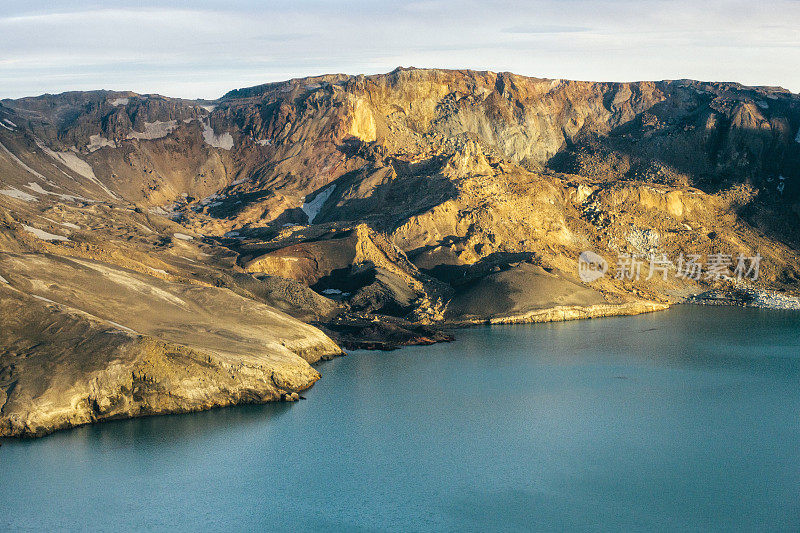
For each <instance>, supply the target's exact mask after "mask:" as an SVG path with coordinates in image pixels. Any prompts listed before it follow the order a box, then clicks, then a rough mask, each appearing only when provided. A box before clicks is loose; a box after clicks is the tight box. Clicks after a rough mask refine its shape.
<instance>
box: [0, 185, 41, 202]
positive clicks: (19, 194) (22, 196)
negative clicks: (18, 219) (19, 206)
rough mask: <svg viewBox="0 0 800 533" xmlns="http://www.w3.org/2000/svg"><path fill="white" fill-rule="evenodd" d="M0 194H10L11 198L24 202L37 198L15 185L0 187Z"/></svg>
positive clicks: (33, 200)
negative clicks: (6, 187)
mask: <svg viewBox="0 0 800 533" xmlns="http://www.w3.org/2000/svg"><path fill="white" fill-rule="evenodd" d="M0 194H4V195H5V196H10V197H11V198H16V199H17V200H22V201H24V202H35V201H36V200H38V198H36V197H35V196H34V195H32V194H28V193H26V192H23V191H21V190H19V189H17V188H15V187H9V188H8V189H0Z"/></svg>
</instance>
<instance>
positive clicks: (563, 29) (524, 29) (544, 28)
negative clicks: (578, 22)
mask: <svg viewBox="0 0 800 533" xmlns="http://www.w3.org/2000/svg"><path fill="white" fill-rule="evenodd" d="M590 30H591V28H587V27H585V26H550V25H540V26H512V27H510V28H505V29H503V32H505V33H523V34H524V33H531V34H540V33H580V32H585V31H590Z"/></svg>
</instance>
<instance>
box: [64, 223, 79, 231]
mask: <svg viewBox="0 0 800 533" xmlns="http://www.w3.org/2000/svg"><path fill="white" fill-rule="evenodd" d="M61 225H62V226H64V227H65V228H70V229H81V227H80V226H79V225H77V224H73V223H72V222H61Z"/></svg>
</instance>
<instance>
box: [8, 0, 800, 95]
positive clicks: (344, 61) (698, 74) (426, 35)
mask: <svg viewBox="0 0 800 533" xmlns="http://www.w3.org/2000/svg"><path fill="white" fill-rule="evenodd" d="M399 65H402V66H417V67H445V68H472V69H478V70H494V71H512V72H516V73H519V74H525V75H530V76H540V77H549V78H571V79H584V80H610V81H627V80H642V79H648V80H660V79H676V78H694V79H702V80H728V81H740V82H742V83H746V84H751V85H781V86H784V87H786V88H788V89H790V90H792V91H795V92H800V68H799V67H800V0H747V1H739V0H711V1H705V0H693V1H685V0H638V1H634V0H600V1H590V0H534V1H529V2H515V1H510V0H507V1H500V2H485V1H484V2H479V1H472V0H427V1H426V0H422V1H412V2H402V1H381V0H373V1H366V0H353V1H341V2H337V1H332V0H312V1H305V0H292V1H282V0H277V1H272V2H257V1H253V0H249V1H248V0H229V1H227V2H224V3H223V2H211V1H204V0H196V1H180V0H163V1H152V0H151V1H138V2H126V1H103V2H100V1H94V2H92V1H74V0H61V1H53V0H49V1H42V0H28V1H25V2H18V1H10V0H0V98H4V97H19V96H26V95H36V94H41V93H44V92H62V91H66V90H87V89H100V88H101V89H117V90H133V91H137V92H140V93H148V92H155V93H161V94H165V95H168V96H182V97H187V98H200V97H202V98H216V97H218V96H220V95H221V94H223V93H224V92H227V91H228V90H230V89H234V88H238V87H245V86H249V85H256V84H259V83H264V82H267V81H277V80H283V79H287V78H291V77H299V76H307V75H312V74H322V73H329V72H345V73H348V74H358V73H365V74H371V73H378V72H387V71H389V70H392V69H393V68H395V67H396V66H399Z"/></svg>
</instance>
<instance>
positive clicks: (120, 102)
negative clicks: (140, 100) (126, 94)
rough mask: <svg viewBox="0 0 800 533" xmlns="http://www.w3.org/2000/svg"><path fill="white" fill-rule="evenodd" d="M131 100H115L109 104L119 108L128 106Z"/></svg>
mask: <svg viewBox="0 0 800 533" xmlns="http://www.w3.org/2000/svg"><path fill="white" fill-rule="evenodd" d="M128 102H129V100H128V99H127V98H115V99H113V100H111V101H110V102H109V104H111V105H113V106H114V107H117V106H118V105H128Z"/></svg>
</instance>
